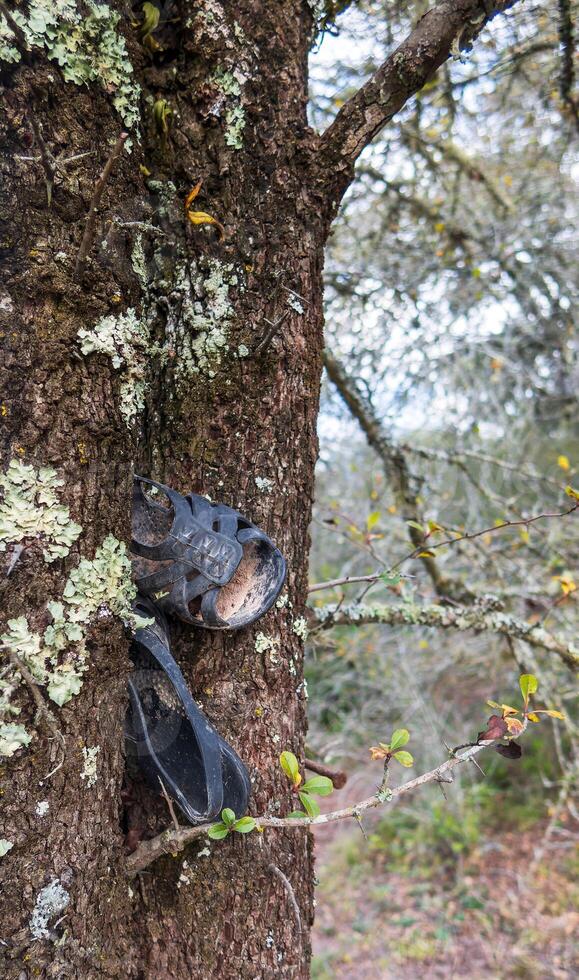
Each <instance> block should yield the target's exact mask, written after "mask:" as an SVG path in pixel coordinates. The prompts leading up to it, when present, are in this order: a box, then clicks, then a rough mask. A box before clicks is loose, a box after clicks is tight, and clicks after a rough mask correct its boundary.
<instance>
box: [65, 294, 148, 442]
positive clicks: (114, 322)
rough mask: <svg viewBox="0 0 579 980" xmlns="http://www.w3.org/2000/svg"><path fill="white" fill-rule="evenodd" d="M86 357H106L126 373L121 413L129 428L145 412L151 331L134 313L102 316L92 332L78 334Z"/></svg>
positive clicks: (122, 386) (132, 310)
mask: <svg viewBox="0 0 579 980" xmlns="http://www.w3.org/2000/svg"><path fill="white" fill-rule="evenodd" d="M77 336H78V338H79V340H80V349H81V351H82V352H83V354H92V353H98V354H106V355H107V356H108V357H110V358H111V361H112V364H113V367H114V368H116V369H117V370H120V371H121V372H122V374H123V380H122V382H121V402H120V410H121V414H122V416H123V418H124V419H125V421H126V423H127V425H130V424H131V423H132V422H133V420H134V419H135V418H136V416H137V415H138V414H139V413H140V412H142V410H143V406H144V404H145V392H146V368H147V356H148V354H150V349H149V348H150V331H149V327H148V325H147V324H146V323H145V322H143V321H142V320H141V319H139V317H138V316H137V314H136V313H135V310H134V309H132V308H129V309H128V310H127V311H126V312H125V313H120V314H119V315H118V316H112V315H111V316H105V317H102V318H101V319H100V320H99V321H98V322H97V323H95V325H94V327H92V329H91V330H85V329H84V328H81V329H80V330H79V331H78V334H77Z"/></svg>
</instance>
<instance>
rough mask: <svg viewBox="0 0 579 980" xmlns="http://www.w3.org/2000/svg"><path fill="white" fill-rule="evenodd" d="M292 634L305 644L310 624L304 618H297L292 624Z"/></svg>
mask: <svg viewBox="0 0 579 980" xmlns="http://www.w3.org/2000/svg"><path fill="white" fill-rule="evenodd" d="M292 632H293V633H295V635H296V636H299V638H300V640H303V641H304V642H305V641H306V640H307V638H308V622H307V619H305V617H304V616H297V617H296V619H294V621H293V623H292Z"/></svg>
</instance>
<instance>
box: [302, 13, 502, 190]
mask: <svg viewBox="0 0 579 980" xmlns="http://www.w3.org/2000/svg"><path fill="white" fill-rule="evenodd" d="M515 2H516V0H501V2H496V0H495V2H488V0H485V2H483V0H442V2H440V3H437V4H436V5H435V6H434V7H432V9H431V10H429V11H427V13H426V14H424V16H423V17H421V19H420V20H419V21H418V23H417V25H416V27H415V28H414V30H413V31H412V32H411V34H410V35H409V36H408V37H407V38H406V40H405V41H403V42H402V44H401V45H400V46H399V47H398V48H397V49H396V51H394V52H393V53H392V54H391V55H390V57H389V58H387V59H386V61H385V62H384V63H383V64H382V65H381V66H380V68H379V69H378V70H377V71H376V72H375V73H374V75H373V76H372V78H370V80H369V81H368V82H366V84H365V85H364V86H363V87H362V88H361V89H359V90H358V92H356V94H355V95H353V96H352V98H351V99H349V100H348V101H347V102H346V104H345V105H344V106H342V108H341V109H340V111H339V113H338V115H337V116H336V118H335V120H334V122H333V123H332V124H331V125H330V126H329V127H328V129H327V130H326V132H325V133H324V135H323V137H322V141H321V146H320V151H321V155H322V159H323V163H324V167H325V168H329V173H330V174H331V177H332V178H334V177H335V175H336V173H339V174H343V172H344V171H346V173H347V174H349V173H351V169H352V167H353V165H354V164H355V162H356V160H357V159H358V157H359V156H360V153H361V152H362V150H363V149H364V147H366V146H368V144H369V143H370V142H371V141H372V139H373V138H374V136H376V134H377V133H379V132H380V130H381V129H382V128H383V127H384V126H385V125H386V123H387V122H389V121H390V120H391V119H392V117H393V116H394V115H395V114H396V113H397V112H399V111H400V109H401V108H402V107H403V106H404V104H405V103H406V102H407V101H408V99H409V98H410V97H411V96H412V95H414V94H415V93H416V92H418V91H419V90H420V89H421V88H422V86H423V85H424V84H425V82H427V81H428V79H429V78H430V77H431V75H432V74H433V72H435V71H436V70H437V69H438V68H440V66H441V65H442V64H443V63H444V62H445V61H446V59H447V58H448V57H449V56H450V54H451V53H457V54H458V53H459V52H460V51H464V50H466V49H468V48H469V46H470V44H471V43H472V41H473V40H474V39H475V38H476V37H477V36H478V34H480V32H481V30H482V29H483V27H484V26H485V24H487V23H488V21H489V20H492V18H493V17H495V16H496V15H497V14H498V13H501V12H502V11H504V10H507V9H508V8H509V7H512V6H514V4H515Z"/></svg>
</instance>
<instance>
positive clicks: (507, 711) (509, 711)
mask: <svg viewBox="0 0 579 980" xmlns="http://www.w3.org/2000/svg"><path fill="white" fill-rule="evenodd" d="M501 708H502V712H503V718H508V716H509V715H518V713H519V712H518V709H517V708H511V706H510V704H501Z"/></svg>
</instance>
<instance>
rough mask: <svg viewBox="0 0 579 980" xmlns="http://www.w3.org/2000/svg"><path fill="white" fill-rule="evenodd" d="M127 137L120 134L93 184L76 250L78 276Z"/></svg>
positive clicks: (92, 239) (125, 134)
mask: <svg viewBox="0 0 579 980" xmlns="http://www.w3.org/2000/svg"><path fill="white" fill-rule="evenodd" d="M128 137H129V134H128V133H121V135H120V136H119V138H118V140H117V142H116V143H115V145H114V146H113V148H112V150H111V152H110V155H109V158H108V160H107V162H106V163H105V165H104V168H103V171H102V173H101V175H100V177H99V179H98V180H97V182H96V184H95V189H94V191H93V195H92V199H91V202H90V208H89V212H88V215H87V219H86V225H85V229H84V235H83V236H82V241H81V243H80V248H79V250H78V255H77V258H76V265H75V269H74V271H75V273H76V274H77V275H78V273H79V272H80V270H81V269H82V266H83V264H84V262H85V260H86V257H87V255H88V253H89V251H90V248H91V245H92V243H93V241H94V236H95V230H96V219H97V214H98V207H99V204H100V201H101V198H102V196H103V191H104V189H105V187H106V183H107V181H108V179H109V177H110V175H111V171H112V169H113V167H114V165H115V162H116V160H118V158H119V157H120V155H121V153H122V151H123V146H124V145H125V143H126V141H127V139H128Z"/></svg>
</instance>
